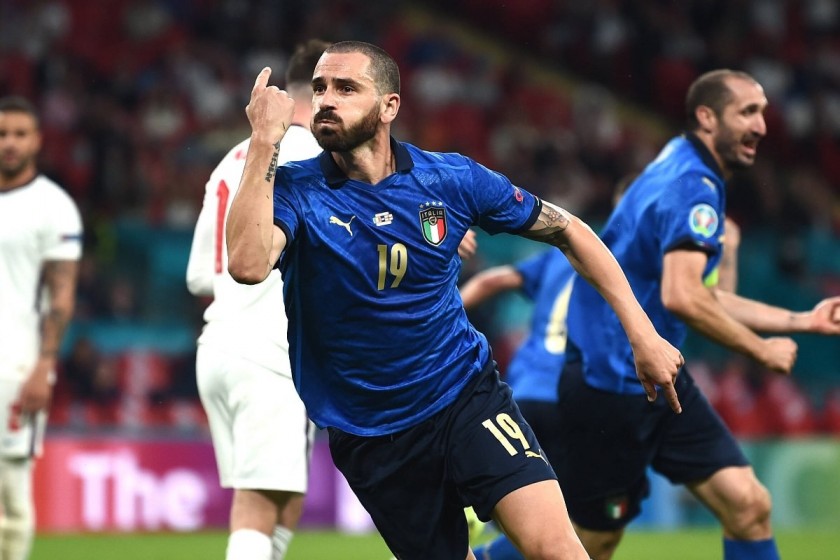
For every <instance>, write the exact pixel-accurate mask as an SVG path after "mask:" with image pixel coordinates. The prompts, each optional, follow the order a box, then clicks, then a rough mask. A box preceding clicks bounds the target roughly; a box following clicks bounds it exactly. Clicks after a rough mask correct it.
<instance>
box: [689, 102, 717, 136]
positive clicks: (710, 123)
mask: <svg viewBox="0 0 840 560" xmlns="http://www.w3.org/2000/svg"><path fill="white" fill-rule="evenodd" d="M694 116H695V117H696V118H697V122H698V123H699V124H700V128H701V129H702V130H703V132H714V131H715V129H716V128H717V122H718V118H717V114H716V113H715V111H714V109H712V108H711V107H708V106H706V105H699V106H698V107H697V109H695V110H694Z"/></svg>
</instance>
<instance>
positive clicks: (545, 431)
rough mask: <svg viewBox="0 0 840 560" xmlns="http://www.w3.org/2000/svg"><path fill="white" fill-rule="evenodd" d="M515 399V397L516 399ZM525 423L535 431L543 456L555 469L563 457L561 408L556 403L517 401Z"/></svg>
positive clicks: (528, 400)
mask: <svg viewBox="0 0 840 560" xmlns="http://www.w3.org/2000/svg"><path fill="white" fill-rule="evenodd" d="M514 398H515V397H514ZM516 403H517V404H518V405H519V410H521V411H522V416H524V417H525V421H526V422H528V425H529V426H531V429H532V430H534V434H535V435H536V436H537V441H539V442H540V444H541V445H542V450H543V454H544V455H545V456H546V457H547V458H548V463H549V464H550V465H551V466H552V467H553V466H554V463H555V461H558V460H559V458H560V456H561V455H562V453H563V452H564V451H563V447H562V445H561V443H560V441H561V440H560V438H561V431H560V426H561V419H560V407H558V406H557V403H555V402H548V401H537V400H531V399H516Z"/></svg>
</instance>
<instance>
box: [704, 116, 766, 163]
mask: <svg viewBox="0 0 840 560" xmlns="http://www.w3.org/2000/svg"><path fill="white" fill-rule="evenodd" d="M760 141H761V136H760V135H758V134H756V133H754V132H750V131H744V132H739V131H737V130H735V129H734V128H733V127H731V126H729V125H728V124H727V123H726V121H725V120H724V119H721V120H720V127H719V129H718V131H717V134H716V135H715V137H714V146H715V151H716V152H717V153H718V154H719V155H720V158H721V160H722V161H723V163H724V165H725V166H726V167H728V168H729V169H730V170H733V171H734V170H737V169H745V168H747V167H751V166H752V165H753V163H755V156H756V151H757V148H758V143H759V142H760Z"/></svg>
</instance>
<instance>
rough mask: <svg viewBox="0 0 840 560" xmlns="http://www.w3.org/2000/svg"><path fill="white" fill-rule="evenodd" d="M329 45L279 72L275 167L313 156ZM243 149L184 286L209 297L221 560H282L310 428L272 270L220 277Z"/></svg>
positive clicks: (199, 235) (211, 184)
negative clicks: (285, 102)
mask: <svg viewBox="0 0 840 560" xmlns="http://www.w3.org/2000/svg"><path fill="white" fill-rule="evenodd" d="M327 46H329V43H325V42H323V41H318V40H311V41H308V42H306V43H304V44H301V45H298V47H297V48H296V50H295V52H294V54H293V55H292V57H291V58H290V59H289V64H288V67H287V69H286V85H285V87H286V91H287V92H288V93H289V95H290V96H291V97H292V98H293V99H295V100H297V103H296V104H295V113H294V117H293V119H292V123H291V126H290V127H289V130H288V132H287V134H286V136H285V137H284V138H283V141H282V143H281V145H280V156H279V158H278V160H277V165H280V164H282V163H285V162H287V161H296V160H300V159H307V158H310V157H313V156H315V155H317V154H318V153H320V152H321V148H320V147H319V146H318V143H317V142H316V141H315V138H314V137H313V136H312V134H311V133H310V132H309V125H310V119H311V115H312V103H311V99H312V85H311V81H312V72H313V70H314V68H315V64H316V63H317V62H318V59H319V58H320V56H321V53H322V52H323V50H324V49H325V48H326V47H327ZM248 143H249V140H248V139H246V140H244V141H242V142H241V143H240V144H238V145H237V146H235V147H234V148H233V149H232V150H231V151H230V152H229V153H228V154H227V155H226V156H225V157H224V159H223V160H222V161H221V163H219V165H218V167H216V169H215V170H214V171H213V173H212V174H211V175H210V180H209V181H208V182H207V187H206V192H205V196H204V205H203V207H202V209H201V213H200V215H199V217H198V222H197V224H196V228H195V235H194V238H193V242H192V249H191V251H190V258H189V264H188V266H187V287H188V288H189V290H190V292H191V293H193V294H194V295H212V296H213V301H212V303H211V304H210V305H209V306H208V308H207V310H206V311H205V314H204V319H205V321H206V325H205V326H204V329H203V331H202V333H201V335H200V336H199V338H198V351H197V357H196V372H197V377H198V389H199V394H200V396H201V402H202V404H203V405H204V409H205V411H206V412H207V416H208V419H209V423H210V432H211V435H212V439H213V447H214V449H215V452H216V462H217V464H218V467H219V476H220V479H221V485H222V486H223V487H225V488H233V489H234V496H233V504H232V507H231V515H230V531H231V534H230V537H229V539H228V547H227V557H226V558H227V560H269V559H270V560H281V559H282V558H283V557H284V556H285V555H286V550H287V547H288V545H289V541H290V540H291V538H292V534H293V531H294V530H295V528H296V527H297V524H298V521H299V519H300V516H301V513H302V509H303V498H304V494H305V492H306V490H307V482H308V467H309V457H310V449H311V446H312V438H313V434H314V425H313V424H311V422H310V421H309V419H308V417H307V415H306V410H305V408H304V406H303V403H302V402H301V401H300V398H299V397H298V395H297V392H296V391H295V387H294V383H293V382H292V377H291V367H290V365H289V346H288V342H287V339H286V329H287V326H288V323H287V320H286V316H285V313H284V312H283V309H284V306H283V287H282V280H281V278H280V271H278V270H274V271H272V272H271V274H270V275H269V277H268V279H267V280H266V281H265V282H263V283H261V284H258V285H255V286H246V285H243V284H238V283H236V282H235V281H234V280H233V278H231V276H230V274H228V271H227V249H226V247H225V233H224V225H225V218H226V217H227V212H228V210H229V209H230V203H231V202H232V200H233V197H234V195H235V194H236V191H237V189H238V188H239V179H240V178H241V177H242V171H243V169H244V166H245V155H246V153H247V152H248Z"/></svg>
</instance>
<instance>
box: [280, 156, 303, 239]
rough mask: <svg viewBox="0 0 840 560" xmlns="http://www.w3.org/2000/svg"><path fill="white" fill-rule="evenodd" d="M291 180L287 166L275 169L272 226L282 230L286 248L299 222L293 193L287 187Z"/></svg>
mask: <svg viewBox="0 0 840 560" xmlns="http://www.w3.org/2000/svg"><path fill="white" fill-rule="evenodd" d="M292 182H293V180H292V178H291V175H290V172H289V165H288V164H286V165H282V166H280V167H278V168H277V176H276V177H275V178H274V225H276V226H277V227H279V228H280V229H281V230H283V233H284V234H285V236H286V246H288V245H289V244H290V243H291V242H292V240H293V239H294V238H295V234H296V233H297V229H298V226H299V224H300V220H298V213H297V212H296V210H295V209H296V208H297V201H296V199H295V196H294V193H293V192H292V190H291V189H290V188H289V187H288V186H287V185H290V184H292Z"/></svg>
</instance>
